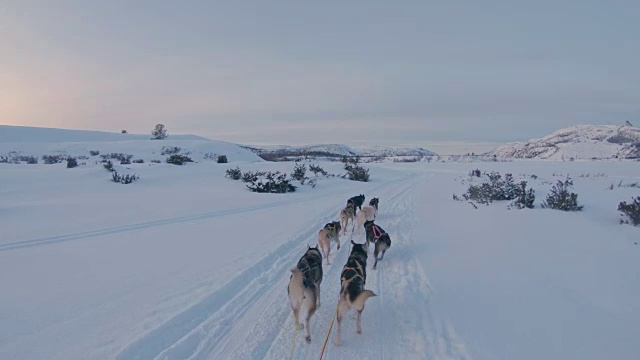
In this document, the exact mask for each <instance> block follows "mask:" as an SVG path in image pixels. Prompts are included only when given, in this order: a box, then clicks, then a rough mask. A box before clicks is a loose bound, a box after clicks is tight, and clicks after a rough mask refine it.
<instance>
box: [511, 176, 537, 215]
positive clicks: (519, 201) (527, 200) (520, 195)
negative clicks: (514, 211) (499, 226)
mask: <svg viewBox="0 0 640 360" xmlns="http://www.w3.org/2000/svg"><path fill="white" fill-rule="evenodd" d="M535 201H536V192H535V191H534V190H533V189H531V188H530V189H529V190H528V191H527V182H526V181H522V182H520V185H518V188H517V191H516V198H515V199H514V200H513V203H511V205H512V206H515V207H516V208H518V209H525V208H526V209H533V207H534V205H533V204H534V202H535Z"/></svg>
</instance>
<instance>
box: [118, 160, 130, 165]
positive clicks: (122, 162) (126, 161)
mask: <svg viewBox="0 0 640 360" xmlns="http://www.w3.org/2000/svg"><path fill="white" fill-rule="evenodd" d="M130 164H131V160H129V159H122V160H120V165H130Z"/></svg>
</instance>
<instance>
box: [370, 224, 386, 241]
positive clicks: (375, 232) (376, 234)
mask: <svg viewBox="0 0 640 360" xmlns="http://www.w3.org/2000/svg"><path fill="white" fill-rule="evenodd" d="M371 228H372V230H373V241H378V239H379V238H380V236H382V234H384V233H383V232H382V230H380V228H379V227H378V226H377V225H373V226H372V227H371Z"/></svg>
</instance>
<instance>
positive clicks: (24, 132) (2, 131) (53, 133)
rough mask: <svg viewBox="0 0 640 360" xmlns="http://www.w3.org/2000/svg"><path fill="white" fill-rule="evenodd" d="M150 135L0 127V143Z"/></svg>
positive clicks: (144, 137) (174, 137)
mask: <svg viewBox="0 0 640 360" xmlns="http://www.w3.org/2000/svg"><path fill="white" fill-rule="evenodd" d="M150 138H151V135H150V134H147V135H145V134H122V133H115V132H106V131H92V130H70V129H56V128H43V127H31V126H11V125H0V143H6V142H50V143H51V142H87V141H131V140H149V139H150ZM168 139H172V140H209V139H207V138H203V137H201V136H196V135H171V134H170V133H169V137H168Z"/></svg>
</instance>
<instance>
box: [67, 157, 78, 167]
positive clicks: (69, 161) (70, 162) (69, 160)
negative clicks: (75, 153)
mask: <svg viewBox="0 0 640 360" xmlns="http://www.w3.org/2000/svg"><path fill="white" fill-rule="evenodd" d="M76 166H78V160H76V158H73V157H69V158H67V169H71V168H74V167H76Z"/></svg>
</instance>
